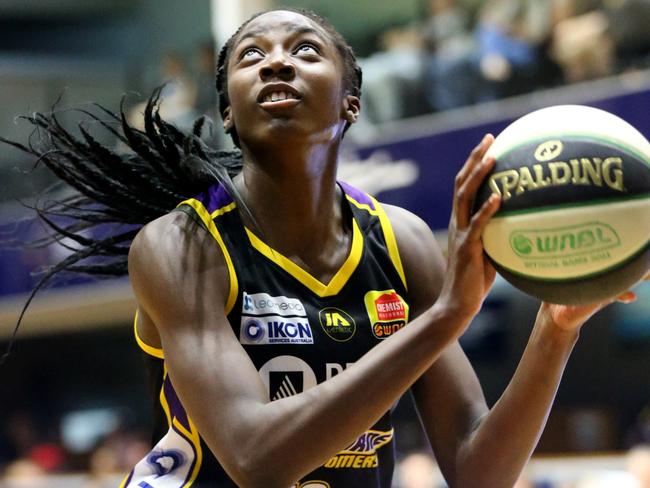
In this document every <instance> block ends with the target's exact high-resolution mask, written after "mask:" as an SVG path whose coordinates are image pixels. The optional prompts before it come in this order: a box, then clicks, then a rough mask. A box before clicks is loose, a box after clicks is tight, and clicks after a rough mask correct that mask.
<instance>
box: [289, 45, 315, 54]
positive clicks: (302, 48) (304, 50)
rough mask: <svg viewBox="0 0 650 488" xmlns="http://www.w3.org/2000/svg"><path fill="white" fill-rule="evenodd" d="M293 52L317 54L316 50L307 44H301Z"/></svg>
mask: <svg viewBox="0 0 650 488" xmlns="http://www.w3.org/2000/svg"><path fill="white" fill-rule="evenodd" d="M294 52H295V53H296V54H319V51H318V48H317V47H316V46H314V45H313V44H311V43H309V42H303V43H302V44H300V45H299V46H298V47H297V48H296V49H295V50H294Z"/></svg>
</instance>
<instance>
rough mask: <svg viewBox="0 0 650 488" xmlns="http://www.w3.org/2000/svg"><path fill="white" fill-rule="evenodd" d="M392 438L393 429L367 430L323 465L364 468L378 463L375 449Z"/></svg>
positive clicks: (327, 466) (336, 467) (328, 466)
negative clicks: (385, 430)
mask: <svg viewBox="0 0 650 488" xmlns="http://www.w3.org/2000/svg"><path fill="white" fill-rule="evenodd" d="M392 439H393V429H391V430H389V431H387V432H382V431H379V430H368V431H366V432H364V433H363V434H361V435H360V436H359V438H358V439H357V440H356V441H354V442H353V443H352V444H350V445H349V446H348V447H347V448H345V449H344V450H342V451H341V452H339V453H338V454H336V455H335V456H334V457H332V458H330V459H329V460H328V461H327V462H326V463H325V464H324V465H323V466H324V467H326V468H333V469H341V468H352V469H366V468H376V467H377V465H378V464H379V459H378V457H377V450H378V449H379V448H380V447H382V446H384V445H386V444H388V443H389V442H390V441H391V440H392Z"/></svg>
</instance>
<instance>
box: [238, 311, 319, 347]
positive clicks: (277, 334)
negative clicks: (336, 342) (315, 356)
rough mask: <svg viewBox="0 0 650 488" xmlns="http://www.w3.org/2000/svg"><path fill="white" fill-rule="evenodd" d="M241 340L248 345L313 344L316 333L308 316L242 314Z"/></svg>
mask: <svg viewBox="0 0 650 488" xmlns="http://www.w3.org/2000/svg"><path fill="white" fill-rule="evenodd" d="M239 342H240V343H242V344H246V345H262V344H313V343H314V335H313V334H312V330H311V326H310V325H309V321H308V320H307V318H306V317H305V318H301V317H296V318H289V317H280V316H270V317H255V318H253V317H246V316H242V318H241V327H240V333H239Z"/></svg>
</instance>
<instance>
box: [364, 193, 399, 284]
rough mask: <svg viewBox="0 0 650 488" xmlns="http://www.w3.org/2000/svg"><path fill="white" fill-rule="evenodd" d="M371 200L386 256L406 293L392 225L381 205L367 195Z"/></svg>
mask: <svg viewBox="0 0 650 488" xmlns="http://www.w3.org/2000/svg"><path fill="white" fill-rule="evenodd" d="M368 197H370V199H371V200H372V203H373V205H374V207H375V210H376V215H377V218H379V224H380V225H381V230H382V232H383V234H384V241H386V249H387V250H388V256H389V257H390V260H391V261H392V262H393V266H395V270H396V271H397V274H398V275H399V277H400V279H401V280H402V284H403V285H404V289H405V290H406V291H408V285H407V283H406V275H404V267H403V266H402V259H401V258H400V255H399V248H398V247H397V239H395V232H394V231H393V225H392V224H391V223H390V219H389V218H388V215H386V211H385V210H384V208H383V207H382V206H381V204H380V203H379V202H378V201H377V200H376V199H375V198H374V197H372V196H371V195H368Z"/></svg>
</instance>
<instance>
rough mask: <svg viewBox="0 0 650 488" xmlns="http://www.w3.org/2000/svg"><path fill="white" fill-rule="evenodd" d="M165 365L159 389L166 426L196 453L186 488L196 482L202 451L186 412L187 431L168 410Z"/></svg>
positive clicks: (197, 434)
mask: <svg viewBox="0 0 650 488" xmlns="http://www.w3.org/2000/svg"><path fill="white" fill-rule="evenodd" d="M167 374H168V373H167V364H165V367H164V373H163V382H162V386H161V388H160V405H161V406H162V408H163V410H164V411H165V415H166V417H167V425H168V426H169V427H170V428H171V427H172V426H173V427H175V428H176V431H177V432H179V433H180V434H182V435H183V436H185V438H186V439H187V440H188V441H189V442H190V443H191V444H192V446H193V447H194V451H195V452H196V460H195V461H196V462H195V463H194V469H193V470H192V474H191V475H190V479H189V480H188V481H187V483H185V484H184V485H183V486H182V488H188V487H190V486H192V484H193V483H194V481H195V480H196V477H197V476H198V475H199V470H200V469H201V464H202V463H203V450H202V449H201V438H200V436H199V431H198V429H197V428H196V426H195V425H194V422H192V419H191V418H190V416H189V415H187V412H185V414H186V415H187V420H188V422H189V424H190V430H189V431H188V430H187V429H186V428H185V427H183V425H181V423H180V422H179V421H178V419H177V418H176V417H174V418H172V416H171V412H170V409H169V402H168V401H167V397H166V396H165V380H166V379H167Z"/></svg>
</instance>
